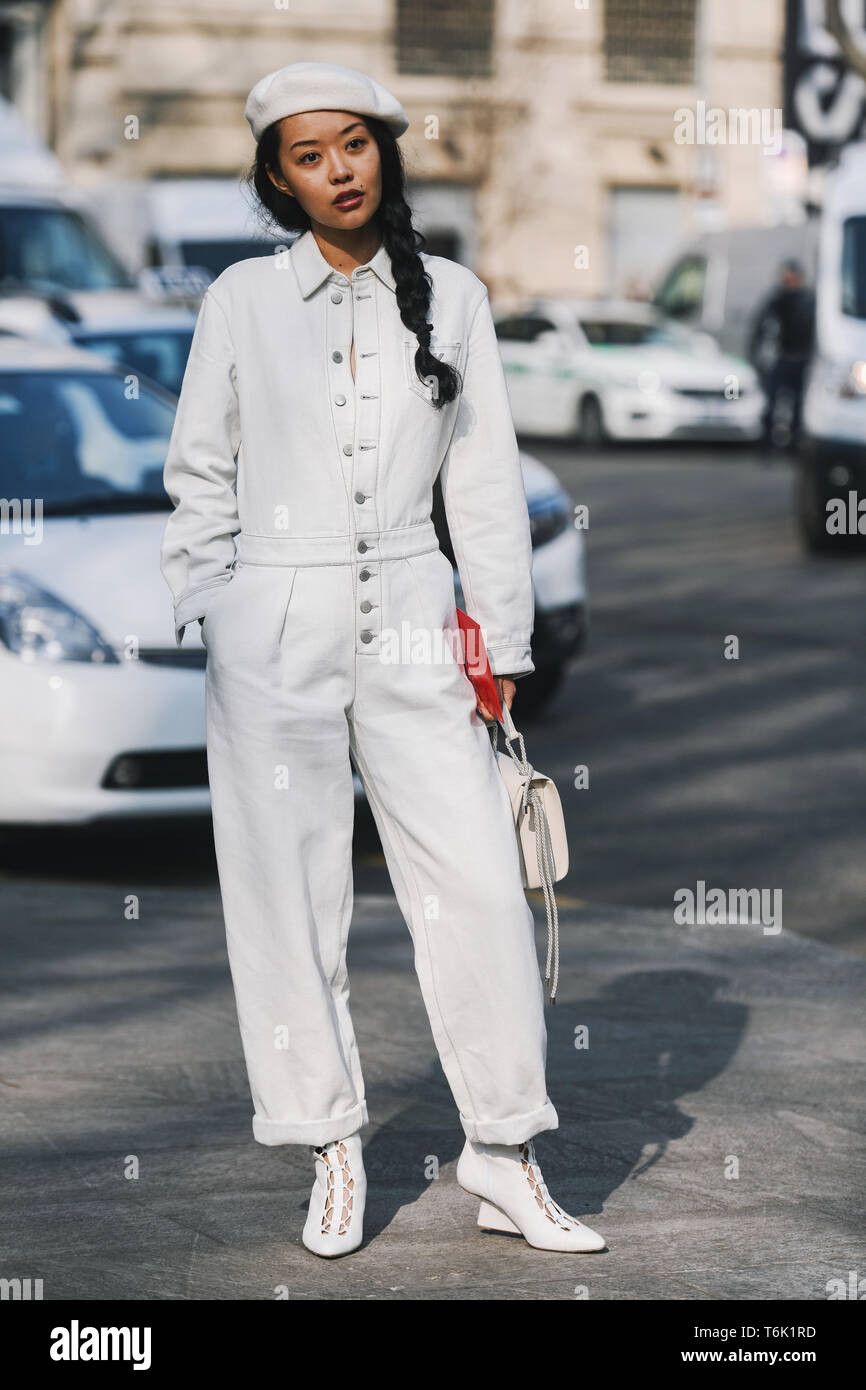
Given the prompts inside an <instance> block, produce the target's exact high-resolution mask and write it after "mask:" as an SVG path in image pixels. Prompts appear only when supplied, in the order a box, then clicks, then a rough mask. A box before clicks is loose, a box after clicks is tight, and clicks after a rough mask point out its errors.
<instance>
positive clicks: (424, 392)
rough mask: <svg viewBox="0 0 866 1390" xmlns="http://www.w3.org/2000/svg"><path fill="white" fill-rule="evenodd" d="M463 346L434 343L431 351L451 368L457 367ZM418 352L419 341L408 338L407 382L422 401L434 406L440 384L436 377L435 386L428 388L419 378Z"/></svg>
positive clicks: (405, 349) (404, 346)
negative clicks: (416, 363)
mask: <svg viewBox="0 0 866 1390" xmlns="http://www.w3.org/2000/svg"><path fill="white" fill-rule="evenodd" d="M462 346H463V345H462V343H436V342H433V343H431V344H430V351H431V352H432V354H433V356H434V357H438V359H439V361H440V362H447V363H449V365H450V366H452V367H456V366H457V364H458V359H459V357H460V349H461V347H462ZM417 351H418V339H417V338H415V337H414V336H413V337H412V338H406V339H405V340H404V342H403V365H404V367H405V369H406V380H407V382H408V384H409V386H410V388H411V390H413V391H414V392H415V395H416V396H420V397H421V399H422V401H428V402H429V403H430V404H431V405H432V403H433V390H434V386H436V385H438V383H437V382H436V378H435V377H434V378H433V379H432V381H433V384H432V385H430V386H427V385H425V383H424V382H423V381H422V380H421V379H420V377H419V376H418V373H417V372H416V370H415V353H416V352H417Z"/></svg>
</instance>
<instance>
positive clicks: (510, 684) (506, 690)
mask: <svg viewBox="0 0 866 1390" xmlns="http://www.w3.org/2000/svg"><path fill="white" fill-rule="evenodd" d="M493 679H494V680H495V682H496V691H497V694H498V695H499V703H500V704H501V705H504V706H505V708H506V709H511V702H512V700H513V699H514V692H515V691H516V689H517V682H516V681H513V680H512V679H511V677H510V676H494V677H493ZM476 707H477V709H478V713H479V714H480V715H481V718H482V719H484V720H486V722H487V723H488V724H492V723H493V722H494V720H495V719H496V715H495V714H494V713H493V710H492V709H488V708H487V705H485V703H484V701H483V700H482V698H481V696H480V695H479V696H478V697H477V701H476Z"/></svg>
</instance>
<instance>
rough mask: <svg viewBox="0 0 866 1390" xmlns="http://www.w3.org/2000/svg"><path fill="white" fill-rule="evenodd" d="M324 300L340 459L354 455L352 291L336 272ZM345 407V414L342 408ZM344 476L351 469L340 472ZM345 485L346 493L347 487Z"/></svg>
mask: <svg viewBox="0 0 866 1390" xmlns="http://www.w3.org/2000/svg"><path fill="white" fill-rule="evenodd" d="M328 286H329V289H328V297H327V300H326V304H325V308H326V333H325V342H326V351H327V357H328V388H329V395H330V397H331V414H332V417H333V421H334V432H335V434H336V437H337V442H338V444H339V446H340V450H341V452H342V454H343V457H344V458H349V459H350V458H351V457H352V455H353V453H354V439H355V420H354V410H353V408H352V403H353V399H354V396H353V389H352V388H353V382H352V363H351V356H350V353H351V344H352V335H353V322H352V321H353V310H352V291H351V286H350V285H349V281H348V279H347V278H346V276H345V275H342V274H341V273H340V272H339V271H334V273H333V275H331V276H329V279H328ZM346 406H348V407H349V409H348V410H347V409H346V408H345V407H346ZM343 472H344V476H346V475H347V474H351V469H350V468H346V467H345V466H344V468H343ZM350 485H351V484H350V481H349V482H347V490H348V487H349V486H350Z"/></svg>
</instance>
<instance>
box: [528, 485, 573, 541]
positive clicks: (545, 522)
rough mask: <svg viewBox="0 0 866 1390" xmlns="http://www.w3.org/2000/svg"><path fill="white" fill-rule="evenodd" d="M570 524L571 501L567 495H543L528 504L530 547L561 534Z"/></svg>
mask: <svg viewBox="0 0 866 1390" xmlns="http://www.w3.org/2000/svg"><path fill="white" fill-rule="evenodd" d="M571 524H572V511H571V503H570V502H569V500H568V498H567V497H564V496H560V495H556V496H554V497H543V498H540V499H539V500H538V501H537V502H534V503H530V504H529V534H530V536H531V537H532V548H533V550H534V549H535V548H536V546H539V545H545V544H546V543H547V542H548V541H552V540H553V539H554V537H555V536H561V535H562V533H563V531H567V530H568V528H569V526H570V525H571Z"/></svg>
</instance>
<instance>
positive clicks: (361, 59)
mask: <svg viewBox="0 0 866 1390" xmlns="http://www.w3.org/2000/svg"><path fill="white" fill-rule="evenodd" d="M784 26H785V0H760V3H757V4H756V3H755V0H566V2H565V3H564V2H563V0H437V3H436V4H430V3H429V0H175V3H171V4H169V3H167V2H166V0H154V3H148V4H147V5H141V4H140V3H138V4H136V3H133V0H44V3H43V2H42V0H0V84H2V90H3V93H4V95H6V96H8V97H9V98H10V99H11V100H12V101H13V102H14V103H15V105H16V106H17V108H18V109H19V111H20V112H21V114H22V115H23V116H24V118H25V119H26V120H27V122H28V124H29V125H30V126H31V128H32V129H33V130H34V131H35V132H36V133H37V134H39V135H41V136H42V138H43V139H45V140H46V141H47V143H48V144H49V145H50V146H51V147H52V148H53V149H54V150H55V151H56V152H57V154H58V155H59V156H60V158H61V160H62V161H63V164H64V167H65V169H66V171H67V174H68V177H69V179H70V181H72V182H73V183H76V184H78V185H81V186H85V187H93V186H96V185H100V184H104V183H106V182H111V181H123V180H138V179H151V178H154V177H159V178H166V177H180V176H182V177H190V176H208V177H214V176H223V177H237V176H238V175H240V174H242V173H243V172H244V171H245V170H246V168H247V167H248V166H249V163H250V161H251V158H252V154H253V142H252V138H251V136H250V132H249V129H248V127H247V124H246V122H245V121H244V119H243V103H244V99H245V97H246V94H247V91H248V90H249V88H250V86H251V85H252V84H253V83H254V82H255V81H256V80H257V79H258V78H259V77H261V76H262V75H263V74H264V73H265V72H268V71H271V70H272V69H273V68H276V67H279V66H282V64H284V63H288V62H293V61H297V60H299V59H319V60H328V61H332V62H338V63H345V64H347V65H349V66H352V67H357V68H361V69H364V70H366V71H368V72H370V73H371V74H372V75H374V76H376V77H377V78H378V79H379V80H381V81H382V82H384V83H385V85H386V86H388V87H390V88H391V89H393V90H394V91H395V92H396V94H397V95H398V96H399V98H400V100H401V101H402V103H403V105H404V107H405V108H406V111H407V113H408V115H409V117H410V119H411V122H412V124H411V127H410V129H409V131H407V133H406V135H404V136H403V137H402V139H401V146H402V148H403V151H404V155H405V158H406V162H407V167H408V171H409V174H410V179H411V200H412V203H413V206H414V207H415V209H416V212H417V222H418V225H419V226H420V227H421V228H422V230H423V231H424V232H425V234H426V235H427V237H428V241H429V249H430V250H432V251H435V252H438V253H441V254H445V255H450V256H453V257H455V258H457V259H460V260H462V261H464V262H466V263H467V264H468V265H470V266H471V267H472V268H473V269H474V270H475V271H476V273H477V274H479V275H480V276H481V277H482V278H483V279H484V280H485V281H486V283H487V284H488V286H489V287H490V290H491V294H492V296H493V297H494V298H496V299H500V300H503V301H507V300H508V299H509V298H510V297H512V296H517V295H520V294H522V293H526V292H530V293H538V294H552V293H568V294H576V295H584V294H585V295H594V294H599V293H605V292H632V293H642V292H645V291H646V290H647V289H648V288H649V285H650V284H651V282H652V281H653V280H654V278H655V276H656V274H657V272H658V271H659V270H660V269H661V266H662V265H663V264H664V263H666V262H667V261H668V260H669V259H670V256H671V254H672V252H673V250H674V249H675V247H676V246H677V245H678V244H679V243H680V242H681V241H683V240H685V239H686V238H688V237H689V236H690V235H692V234H693V233H694V232H695V231H698V230H701V229H702V227H703V226H705V225H708V224H710V223H712V222H715V224H721V225H732V226H737V225H745V224H749V225H754V224H755V223H756V222H757V223H760V222H762V221H763V222H766V221H768V220H771V217H772V211H771V208H770V197H769V194H768V186H769V183H770V180H769V177H768V175H769V171H770V165H771V163H772V160H773V158H774V156H773V155H771V154H769V153H766V152H765V145H764V144H762V143H761V142H759V141H758V140H755V139H752V140H751V141H750V142H747V143H725V144H715V145H711V144H709V143H700V139H699V138H695V139H693V140H692V141H685V142H683V143H680V142H678V140H677V139H675V129H676V128H677V123H678V117H677V113H682V112H683V111H684V110H685V111H691V112H697V111H698V109H699V107H700V105H701V104H702V103H703V105H704V108H705V109H714V110H722V111H723V112H727V111H729V110H730V109H732V108H738V109H740V108H743V109H751V110H757V111H761V112H764V113H773V112H776V111H778V109H779V108H780V107H781V105H782V90H783V75H784V74H783V45H784Z"/></svg>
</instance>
